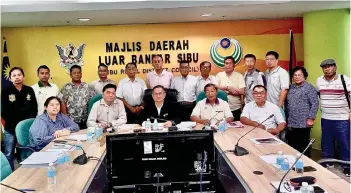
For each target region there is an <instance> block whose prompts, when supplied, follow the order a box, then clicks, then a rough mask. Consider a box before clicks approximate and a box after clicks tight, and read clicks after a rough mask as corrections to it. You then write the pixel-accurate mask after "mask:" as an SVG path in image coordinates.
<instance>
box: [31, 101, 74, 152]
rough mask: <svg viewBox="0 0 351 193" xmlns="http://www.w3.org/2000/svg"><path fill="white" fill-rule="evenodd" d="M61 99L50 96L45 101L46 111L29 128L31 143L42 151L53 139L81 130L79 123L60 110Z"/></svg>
mask: <svg viewBox="0 0 351 193" xmlns="http://www.w3.org/2000/svg"><path fill="white" fill-rule="evenodd" d="M60 105H61V101H60V99H59V98H58V97H49V98H48V99H46V101H45V103H44V107H45V111H44V113H43V114H41V115H39V116H38V117H37V118H36V119H35V121H34V122H33V124H32V126H31V127H30V129H29V145H30V146H31V147H33V148H34V149H35V150H37V151H40V150H41V149H43V148H44V147H45V146H46V145H47V144H49V143H50V142H51V141H52V140H53V139H55V138H58V137H62V136H68V135H69V134H70V133H71V132H76V131H79V126H78V125H77V123H75V122H73V120H71V119H70V118H69V117H68V116H66V115H64V114H62V113H61V112H60Z"/></svg>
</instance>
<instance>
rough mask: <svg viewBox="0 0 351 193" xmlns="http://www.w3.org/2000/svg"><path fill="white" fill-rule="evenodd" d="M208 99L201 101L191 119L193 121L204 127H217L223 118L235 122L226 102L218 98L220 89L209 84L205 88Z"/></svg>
mask: <svg viewBox="0 0 351 193" xmlns="http://www.w3.org/2000/svg"><path fill="white" fill-rule="evenodd" d="M204 89H205V94H206V98H205V99H203V100H201V101H199V102H198V103H197V104H196V106H195V108H194V110H193V112H192V114H191V117H190V120H191V121H194V122H196V123H199V124H204V125H207V124H209V125H216V124H217V123H218V122H219V121H221V120H222V119H223V118H225V119H226V120H227V122H231V121H233V114H232V112H231V111H230V108H229V105H228V103H227V102H226V101H224V100H222V99H219V98H217V91H218V88H217V87H216V85H214V84H212V83H209V84H207V85H206V86H205V88H204Z"/></svg>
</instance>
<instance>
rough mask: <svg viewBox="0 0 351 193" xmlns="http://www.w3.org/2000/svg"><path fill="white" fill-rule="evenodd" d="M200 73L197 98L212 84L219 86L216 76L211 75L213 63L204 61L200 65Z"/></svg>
mask: <svg viewBox="0 0 351 193" xmlns="http://www.w3.org/2000/svg"><path fill="white" fill-rule="evenodd" d="M200 72H201V75H200V76H198V77H197V78H198V80H197V90H196V96H197V95H199V93H200V92H201V91H204V88H205V85H207V84H209V83H212V84H214V85H218V81H217V79H216V77H215V76H213V75H210V73H211V63H210V62H208V61H203V62H201V63H200Z"/></svg>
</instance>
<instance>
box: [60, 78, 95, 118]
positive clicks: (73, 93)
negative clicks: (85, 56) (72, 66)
mask: <svg viewBox="0 0 351 193" xmlns="http://www.w3.org/2000/svg"><path fill="white" fill-rule="evenodd" d="M60 96H61V97H60V98H61V100H62V101H63V102H64V103H65V104H66V106H67V112H68V115H69V117H70V118H71V119H73V120H74V122H76V123H79V122H82V121H86V120H87V119H88V104H89V101H90V99H91V98H92V97H93V96H95V90H94V88H93V87H91V86H90V85H89V84H87V83H85V82H82V83H81V84H80V85H76V84H74V83H72V82H70V83H67V84H65V85H63V87H62V89H61V94H60Z"/></svg>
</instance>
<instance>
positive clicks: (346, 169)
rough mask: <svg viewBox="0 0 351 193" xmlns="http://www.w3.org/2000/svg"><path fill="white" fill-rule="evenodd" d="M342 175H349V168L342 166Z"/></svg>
mask: <svg viewBox="0 0 351 193" xmlns="http://www.w3.org/2000/svg"><path fill="white" fill-rule="evenodd" d="M342 173H343V174H344V176H346V177H350V168H344V170H343V172H342Z"/></svg>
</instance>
